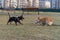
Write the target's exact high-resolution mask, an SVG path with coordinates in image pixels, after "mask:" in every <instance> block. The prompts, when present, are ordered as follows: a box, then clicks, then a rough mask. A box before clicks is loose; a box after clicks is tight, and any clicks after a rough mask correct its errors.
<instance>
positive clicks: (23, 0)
mask: <svg viewBox="0 0 60 40" xmlns="http://www.w3.org/2000/svg"><path fill="white" fill-rule="evenodd" d="M0 7H3V8H26V7H27V8H28V7H35V8H52V9H60V0H0Z"/></svg>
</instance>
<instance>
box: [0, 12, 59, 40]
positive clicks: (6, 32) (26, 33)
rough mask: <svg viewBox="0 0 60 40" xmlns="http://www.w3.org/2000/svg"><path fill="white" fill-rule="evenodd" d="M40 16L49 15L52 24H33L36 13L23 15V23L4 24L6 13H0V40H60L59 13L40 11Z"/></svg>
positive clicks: (6, 17)
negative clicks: (52, 21)
mask: <svg viewBox="0 0 60 40" xmlns="http://www.w3.org/2000/svg"><path fill="white" fill-rule="evenodd" d="M17 15H18V14H17ZM40 15H41V16H50V17H52V18H53V20H54V24H56V25H54V26H41V25H37V24H33V22H34V20H35V19H36V18H37V15H24V17H25V19H24V21H22V22H23V24H24V25H20V24H18V25H17V26H16V25H15V24H12V25H6V23H7V20H8V15H3V14H0V40H60V15H59V13H53V12H40Z"/></svg>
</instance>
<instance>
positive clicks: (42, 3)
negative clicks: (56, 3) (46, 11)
mask: <svg viewBox="0 0 60 40" xmlns="http://www.w3.org/2000/svg"><path fill="white" fill-rule="evenodd" d="M50 7H51V3H50V1H48V0H39V8H50Z"/></svg>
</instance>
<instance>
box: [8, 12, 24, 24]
mask: <svg viewBox="0 0 60 40" xmlns="http://www.w3.org/2000/svg"><path fill="white" fill-rule="evenodd" d="M8 14H9V13H8ZM23 19H24V17H23V15H21V16H18V17H10V14H9V20H8V22H7V24H8V23H10V24H11V22H13V21H14V22H15V24H16V25H17V23H20V24H22V23H21V22H20V20H23Z"/></svg>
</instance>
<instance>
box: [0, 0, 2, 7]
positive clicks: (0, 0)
mask: <svg viewBox="0 0 60 40" xmlns="http://www.w3.org/2000/svg"><path fill="white" fill-rule="evenodd" d="M2 2H3V1H2V0H0V8H1V7H2V6H3V4H2Z"/></svg>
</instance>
